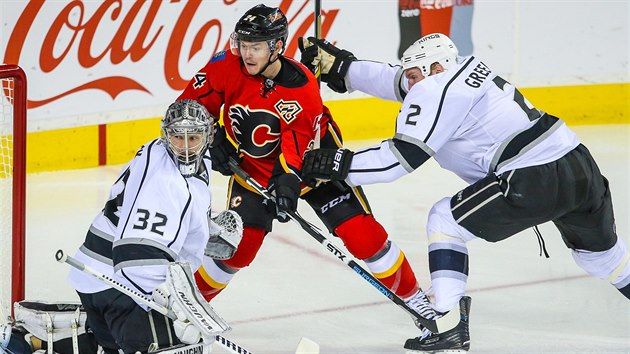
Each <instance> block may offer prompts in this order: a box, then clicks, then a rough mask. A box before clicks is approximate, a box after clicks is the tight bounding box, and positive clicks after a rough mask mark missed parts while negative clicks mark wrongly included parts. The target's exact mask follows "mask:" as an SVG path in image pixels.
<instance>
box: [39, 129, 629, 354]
mask: <svg viewBox="0 0 630 354" xmlns="http://www.w3.org/2000/svg"><path fill="white" fill-rule="evenodd" d="M575 130H576V131H577V132H578V134H579V136H580V138H581V139H582V141H583V142H584V143H585V144H586V146H587V147H588V148H589V149H590V150H591V152H592V153H593V155H594V156H595V158H596V160H597V161H598V163H599V165H600V168H601V170H602V171H603V173H604V175H605V176H606V177H607V178H608V179H609V180H610V187H611V190H612V195H613V203H614V206H615V212H616V222H617V231H618V234H619V236H620V238H621V239H623V240H625V242H626V243H628V240H629V236H628V235H629V232H628V200H629V199H630V198H628V197H629V189H628V176H629V174H628V165H629V155H630V150H629V146H630V145H629V143H628V137H629V135H630V134H629V126H628V125H607V126H580V127H575ZM375 142H376V141H360V142H351V143H350V144H348V146H349V147H351V148H358V147H365V146H368V145H369V144H373V143H375ZM120 167H121V166H106V167H100V168H92V169H83V170H74V171H63V172H53V173H38V174H31V175H29V176H28V183H27V188H28V189H27V250H28V251H27V289H26V294H27V298H28V299H31V300H33V299H43V300H50V301H52V300H57V301H76V300H77V297H76V295H75V294H74V292H73V290H72V289H70V288H69V286H68V285H67V284H66V280H65V276H66V273H67V272H68V266H66V265H63V264H59V263H57V262H55V261H54V253H55V251H56V250H57V249H60V248H61V249H64V250H65V251H66V252H68V253H70V254H73V253H74V252H75V250H76V249H77V248H78V247H79V246H80V245H81V243H82V240H83V238H84V235H85V231H86V230H87V228H88V226H89V225H90V222H91V220H92V218H93V216H94V215H95V214H96V213H98V212H99V211H100V209H101V208H102V207H103V203H104V202H105V200H106V196H107V193H108V190H109V187H110V185H111V183H113V181H114V179H115V177H116V175H117V173H118V170H119V169H120ZM226 181H227V180H226V179H225V178H224V177H222V176H219V175H218V174H214V175H213V191H214V198H215V203H214V205H215V208H223V206H224V205H225V194H226ZM464 186H465V184H464V183H463V182H462V181H460V180H459V179H458V178H457V177H455V176H454V175H453V174H451V173H449V172H447V171H444V170H441V169H440V168H439V167H438V166H437V164H435V163H434V162H433V161H431V162H430V163H428V164H427V165H426V166H422V167H421V168H420V169H419V170H417V171H415V172H414V173H413V174H411V175H409V176H406V177H404V178H402V179H401V180H399V181H396V182H394V183H392V184H386V185H376V186H368V187H366V188H365V190H366V193H367V195H368V197H369V201H370V204H371V206H372V209H373V211H374V215H375V216H376V217H377V219H378V220H379V221H380V222H381V223H382V224H383V225H384V226H385V228H386V229H387V230H388V232H389V234H390V237H391V239H392V240H394V241H396V242H397V243H398V245H399V246H400V247H401V248H402V249H403V250H404V251H405V253H406V255H407V257H408V258H409V260H410V262H411V265H412V267H413V268H414V270H415V272H416V275H417V276H418V279H419V281H420V283H421V285H422V286H423V287H425V288H426V287H428V285H429V283H430V279H429V272H428V263H427V256H426V250H427V241H426V236H425V231H424V230H425V225H426V218H427V212H428V211H429V209H430V208H431V205H432V204H433V203H434V202H435V201H437V200H439V199H440V198H442V197H444V196H449V195H453V194H455V193H456V192H457V191H458V190H459V189H461V188H463V187H464ZM300 211H301V213H302V215H303V216H304V217H305V218H306V219H307V220H310V221H314V222H315V221H316V217H315V214H314V213H313V212H312V211H311V210H309V209H308V206H307V205H306V203H303V205H301V206H300ZM316 224H317V225H320V226H321V224H320V223H319V221H318V220H317V222H316ZM274 227H275V229H274V232H273V233H271V234H270V235H268V237H267V239H266V241H265V243H264V245H263V247H262V249H261V251H260V253H259V255H258V257H257V259H256V260H255V261H254V263H253V264H252V266H250V267H249V268H246V269H244V270H242V271H241V272H239V273H238V274H237V275H236V277H235V278H234V280H233V281H232V283H231V284H230V285H229V286H228V287H227V289H226V290H225V291H224V292H223V293H221V294H220V295H219V296H218V297H217V298H216V299H215V300H214V301H213V306H214V308H215V309H216V310H217V312H219V313H220V314H221V315H222V316H223V317H225V319H227V320H228V322H230V324H231V325H232V327H233V330H232V331H231V332H230V333H227V334H226V335H225V336H226V337H227V338H230V339H233V340H234V341H235V342H237V343H238V344H240V345H242V346H243V347H245V348H247V349H249V350H251V351H252V352H254V353H292V352H293V351H294V349H295V346H296V345H297V343H298V341H299V340H300V338H301V337H303V336H305V337H308V338H310V339H312V340H314V341H315V342H317V343H319V345H320V347H321V352H322V353H404V350H403V347H402V346H403V343H404V341H405V340H406V339H407V338H410V337H414V336H417V335H418V330H417V329H416V327H415V326H414V325H413V324H412V321H411V319H410V317H409V316H408V315H407V314H406V313H405V312H404V311H403V310H401V309H400V308H398V307H397V306H396V305H394V304H393V303H391V302H390V301H389V300H388V299H386V298H385V297H384V296H383V295H382V294H380V293H379V292H378V291H377V290H376V289H375V288H373V287H372V286H370V285H369V284H368V283H367V282H366V281H364V280H363V279H361V278H360V277H359V276H358V275H357V274H356V273H355V272H354V271H352V270H351V269H350V268H349V267H348V266H347V265H345V264H344V263H343V262H341V261H339V260H338V259H336V258H335V257H333V255H332V254H330V253H329V252H328V251H326V250H325V249H324V248H323V247H322V246H321V245H320V244H319V243H318V242H317V241H315V240H314V239H312V238H311V237H310V236H309V235H308V234H306V233H305V232H304V231H302V230H301V229H300V227H299V226H297V225H295V224H293V223H287V224H278V223H276V224H275V226H274ZM540 230H541V232H542V234H543V237H544V239H545V241H546V245H547V250H548V251H549V253H550V255H551V258H549V259H546V258H544V257H541V256H539V248H538V242H537V240H536V236H535V234H534V232H533V231H532V230H526V231H524V232H522V233H520V234H518V235H515V236H513V237H511V238H509V239H507V240H505V241H503V242H499V243H496V244H491V243H487V242H485V241H475V242H471V243H469V244H468V246H469V253H470V276H469V283H468V293H469V295H471V296H472V310H471V322H470V325H471V329H470V332H471V336H472V340H471V350H470V353H630V339H629V338H630V301H628V300H627V299H626V298H624V297H623V296H621V294H620V293H619V292H618V291H617V290H616V289H614V288H613V287H612V286H611V285H609V284H608V283H607V282H606V281H603V280H600V279H595V278H592V277H589V276H588V275H587V274H586V273H585V272H584V271H583V270H581V269H580V268H579V267H578V266H577V265H576V264H575V263H574V262H573V259H572V258H571V255H570V252H569V251H568V249H567V248H566V247H565V246H564V244H563V242H562V240H561V238H560V235H559V233H558V231H557V230H556V229H555V227H554V226H553V225H552V224H551V223H547V224H544V225H542V227H540ZM329 237H331V238H332V236H329ZM337 241H338V240H337ZM338 244H339V245H341V243H340V242H338ZM361 264H363V263H361ZM215 352H217V353H221V352H223V351H222V350H221V349H215Z"/></svg>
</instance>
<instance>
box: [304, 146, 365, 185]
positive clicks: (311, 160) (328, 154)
mask: <svg viewBox="0 0 630 354" xmlns="http://www.w3.org/2000/svg"><path fill="white" fill-rule="evenodd" d="M353 156H354V153H353V152H352V151H350V150H348V149H315V150H310V151H307V152H306V154H305V155H304V165H303V166H302V178H303V179H305V180H307V181H309V180H320V181H323V182H327V181H343V180H345V179H346V178H347V177H348V173H349V172H350V165H351V164H352V157H353ZM309 182H311V181H309Z"/></svg>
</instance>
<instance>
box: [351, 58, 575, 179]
mask: <svg viewBox="0 0 630 354" xmlns="http://www.w3.org/2000/svg"><path fill="white" fill-rule="evenodd" d="M345 80H346V86H347V87H348V89H349V90H359V91H362V92H365V93H368V94H370V95H372V96H375V97H380V98H383V99H386V100H393V101H402V102H403V105H402V107H401V110H400V112H399V114H398V117H397V120H396V134H395V136H394V137H393V138H391V139H388V140H385V141H383V142H382V143H381V144H380V145H378V146H374V147H370V148H367V149H363V150H359V151H357V152H356V153H355V155H354V157H353V160H352V165H351V168H350V173H349V175H348V178H347V179H346V181H347V182H348V183H349V184H351V185H363V184H373V183H384V182H390V181H393V180H395V179H397V178H399V177H401V176H403V175H406V174H408V173H410V172H411V171H413V170H415V169H416V168H418V167H419V166H420V165H421V164H422V163H423V162H424V161H426V160H427V159H428V158H430V157H434V158H435V160H436V161H437V162H438V163H439V164H440V165H441V166H442V167H443V168H445V169H447V170H450V171H452V172H454V173H455V174H457V175H458V176H459V177H461V178H462V179H464V180H465V181H466V182H468V183H472V182H475V181H477V180H479V179H481V178H483V177H485V176H487V175H488V174H489V173H496V174H500V173H502V172H503V171H508V170H512V169H515V168H522V167H527V166H534V165H541V164H545V163H548V162H551V161H554V160H556V159H558V158H559V157H561V156H563V155H565V154H566V153H568V152H569V151H571V150H572V149H574V148H575V147H576V146H577V145H578V144H579V140H578V139H577V137H576V135H575V134H574V133H573V132H572V131H571V130H570V129H568V128H567V127H566V125H565V124H564V122H563V121H562V120H559V119H557V118H555V117H553V116H550V115H548V114H545V113H544V112H542V111H539V110H537V109H535V108H534V107H533V106H532V105H531V103H529V102H528V101H527V100H526V99H525V98H524V97H523V96H522V95H521V94H520V92H519V91H518V90H517V89H516V88H515V87H514V86H512V85H511V84H510V83H508V82H506V81H505V80H503V79H502V78H501V77H500V76H497V74H496V73H495V72H493V71H492V70H491V69H490V68H489V67H488V66H486V65H485V64H484V63H483V62H481V61H480V60H479V59H477V58H475V57H466V58H459V60H458V64H457V65H455V66H454V67H452V68H450V69H449V70H448V71H446V72H443V73H441V74H438V75H432V76H429V77H426V78H425V79H424V80H422V81H420V82H418V83H416V84H415V85H413V86H412V88H411V89H410V90H409V89H408V84H407V80H406V79H405V77H404V76H403V71H402V68H401V67H400V66H392V65H389V64H383V63H378V62H372V61H355V62H353V63H352V65H350V68H349V71H348V74H347V75H346V78H345Z"/></svg>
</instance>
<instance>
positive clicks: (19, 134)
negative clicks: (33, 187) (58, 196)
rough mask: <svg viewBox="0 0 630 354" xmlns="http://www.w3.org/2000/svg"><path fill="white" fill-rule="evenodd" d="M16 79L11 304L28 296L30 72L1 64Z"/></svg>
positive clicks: (0, 71) (0, 72)
mask: <svg viewBox="0 0 630 354" xmlns="http://www.w3.org/2000/svg"><path fill="white" fill-rule="evenodd" d="M7 78H12V79H13V206H12V214H13V215H12V224H13V226H12V230H11V231H12V234H13V235H12V241H11V262H12V264H11V268H12V269H11V307H13V303H15V302H17V301H22V300H24V297H25V274H26V267H25V261H26V247H25V244H26V99H27V98H26V97H27V96H26V74H25V73H24V70H22V68H20V67H19V66H18V65H12V64H2V65H0V79H7Z"/></svg>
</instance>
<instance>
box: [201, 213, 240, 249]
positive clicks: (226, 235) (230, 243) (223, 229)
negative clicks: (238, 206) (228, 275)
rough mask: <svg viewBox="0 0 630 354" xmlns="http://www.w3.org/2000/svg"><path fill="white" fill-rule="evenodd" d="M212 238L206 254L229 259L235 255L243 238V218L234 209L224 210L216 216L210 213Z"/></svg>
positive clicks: (209, 240) (207, 245) (209, 225)
mask: <svg viewBox="0 0 630 354" xmlns="http://www.w3.org/2000/svg"><path fill="white" fill-rule="evenodd" d="M208 227H209V229H210V238H209V239H208V243H207V244H206V250H205V251H204V254H205V255H206V256H208V257H210V258H213V259H228V258H231V257H232V256H233V255H234V252H236V248H237V247H238V245H239V243H240V242H241V239H242V238H243V220H241V217H240V216H239V215H238V214H237V213H236V212H235V211H233V210H224V211H222V212H220V213H219V215H217V216H216V217H214V218H211V217H210V215H208Z"/></svg>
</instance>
